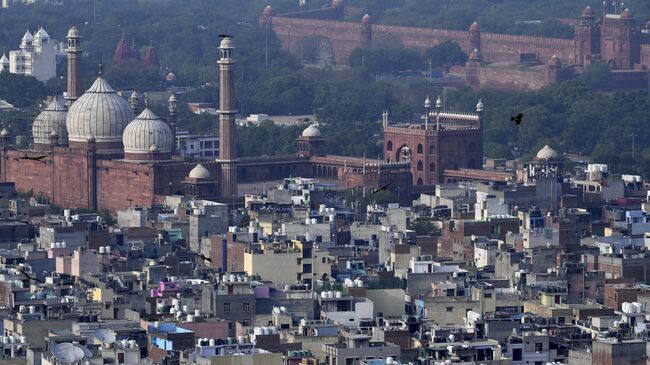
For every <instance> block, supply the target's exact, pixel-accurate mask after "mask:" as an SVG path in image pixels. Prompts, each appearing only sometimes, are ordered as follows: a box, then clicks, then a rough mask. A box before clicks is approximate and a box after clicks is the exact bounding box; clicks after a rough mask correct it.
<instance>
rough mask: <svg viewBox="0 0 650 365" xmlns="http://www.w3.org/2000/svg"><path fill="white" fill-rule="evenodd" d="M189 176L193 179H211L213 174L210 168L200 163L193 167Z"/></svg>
mask: <svg viewBox="0 0 650 365" xmlns="http://www.w3.org/2000/svg"><path fill="white" fill-rule="evenodd" d="M188 177H189V178H191V179H209V178H210V177H211V175H210V171H208V169H206V168H205V167H204V166H203V165H201V164H198V165H196V167H194V168H193V169H192V171H190V174H189V175H188Z"/></svg>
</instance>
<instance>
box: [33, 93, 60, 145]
mask: <svg viewBox="0 0 650 365" xmlns="http://www.w3.org/2000/svg"><path fill="white" fill-rule="evenodd" d="M67 115H68V110H67V109H66V107H65V105H63V104H61V103H60V102H59V101H58V100H56V99H54V101H53V102H51V103H50V105H49V106H48V107H47V109H45V110H43V111H42V112H41V114H39V115H38V116H37V117H36V119H34V124H33V125H32V135H33V136H34V143H39V144H50V138H51V136H52V132H56V134H57V135H58V138H59V143H60V144H66V143H67V142H68V130H67V129H66V126H65V121H66V116H67Z"/></svg>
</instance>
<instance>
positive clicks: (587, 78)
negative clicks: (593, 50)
mask: <svg viewBox="0 0 650 365" xmlns="http://www.w3.org/2000/svg"><path fill="white" fill-rule="evenodd" d="M611 74H612V72H611V70H610V69H609V65H607V64H606V63H603V62H598V63H592V64H591V65H589V66H587V67H585V69H584V71H583V72H582V74H581V75H580V80H582V82H584V83H585V84H586V85H587V86H589V87H590V88H592V89H606V88H607V87H609V86H610V84H611V80H612V75H611Z"/></svg>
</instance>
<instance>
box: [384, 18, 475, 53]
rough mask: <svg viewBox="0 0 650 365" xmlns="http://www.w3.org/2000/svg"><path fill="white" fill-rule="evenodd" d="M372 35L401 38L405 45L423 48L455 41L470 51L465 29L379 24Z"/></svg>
mask: <svg viewBox="0 0 650 365" xmlns="http://www.w3.org/2000/svg"><path fill="white" fill-rule="evenodd" d="M372 36H373V39H381V38H382V37H386V39H399V41H400V42H401V44H402V45H403V46H405V47H409V48H422V49H427V48H431V47H433V46H435V45H437V44H439V43H442V42H446V41H453V42H457V43H458V44H460V46H461V47H462V48H463V49H464V50H466V51H468V52H469V50H468V48H469V42H468V33H467V32H463V31H456V30H444V29H430V28H415V27H402V26H395V25H381V24H377V25H373V26H372Z"/></svg>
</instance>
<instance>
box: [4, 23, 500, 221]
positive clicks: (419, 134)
mask: <svg viewBox="0 0 650 365" xmlns="http://www.w3.org/2000/svg"><path fill="white" fill-rule="evenodd" d="M66 39H67V48H66V53H67V59H68V75H67V96H66V103H65V104H66V105H63V104H62V103H60V102H58V101H56V100H55V101H53V102H52V103H51V104H50V105H49V107H48V108H47V109H45V110H44V111H43V112H42V113H41V114H40V115H39V116H38V117H37V118H36V119H35V121H34V124H33V127H32V134H33V138H34V139H33V144H32V147H31V148H29V149H17V148H16V147H14V146H13V145H12V141H11V138H10V133H9V131H7V130H2V131H1V133H0V181H3V182H15V184H16V188H17V189H18V190H19V191H29V190H32V191H34V192H35V193H36V192H42V193H43V194H45V195H46V196H47V197H49V199H50V201H51V202H52V203H53V204H56V205H58V206H63V207H69V208H87V209H92V210H98V209H106V210H108V211H111V212H115V211H117V210H119V209H124V208H126V207H129V206H131V205H139V206H152V205H156V204H160V203H162V202H163V200H164V197H165V196H167V195H173V194H186V195H189V196H194V197H197V198H207V199H222V200H223V201H232V200H233V198H236V197H237V196H238V190H237V188H238V183H242V182H245V183H249V182H256V181H270V180H278V179H281V178H283V177H288V176H303V177H315V178H322V179H331V180H338V181H339V183H340V184H341V185H343V186H345V187H346V188H352V187H361V186H364V187H366V188H369V189H373V188H379V187H380V186H384V185H385V184H388V183H391V186H392V187H393V188H400V189H402V191H404V192H406V191H410V190H411V189H412V188H417V187H421V188H424V187H425V186H427V185H432V184H438V183H441V182H444V181H447V180H459V179H464V178H472V179H484V180H491V179H492V180H493V179H497V180H500V179H502V178H503V177H502V176H495V175H493V174H492V173H489V172H486V171H483V170H482V169H481V168H482V159H483V152H482V150H483V130H482V123H481V118H482V114H483V110H484V106H483V103H482V102H480V101H479V103H478V104H477V107H476V113H474V114H470V113H447V112H445V111H443V110H441V102H440V100H438V101H437V102H436V103H432V102H431V101H430V100H429V99H428V98H427V101H426V102H425V118H424V120H425V122H424V123H418V124H389V123H388V118H387V117H385V118H384V158H383V159H382V160H369V159H365V158H356V157H349V156H335V155H326V154H324V153H323V147H324V143H325V141H326V140H325V138H324V137H323V136H322V135H321V132H320V130H319V129H318V128H317V127H316V126H314V125H311V126H309V127H307V128H306V129H305V130H304V131H303V133H302V134H301V135H300V136H299V137H298V139H297V144H298V153H296V154H295V155H286V156H270V157H266V156H265V157H251V158H237V156H236V148H235V147H236V146H235V141H236V139H235V131H236V128H235V114H236V113H237V110H236V108H235V105H236V102H235V89H234V68H235V55H234V52H235V47H234V45H233V41H232V39H231V38H229V37H226V38H223V39H222V41H221V44H220V46H219V55H220V56H219V60H218V65H219V69H220V91H221V92H220V105H219V129H220V142H219V143H220V146H219V147H220V148H219V149H220V154H221V155H220V156H219V159H218V160H216V161H205V160H201V161H198V160H189V159H184V158H182V157H180V156H179V154H178V153H177V151H176V149H175V145H174V137H173V136H174V134H175V129H176V128H175V114H176V108H177V106H176V103H177V102H176V98H175V96H174V95H172V96H171V97H170V98H169V102H168V115H167V116H166V117H165V118H164V119H163V118H161V117H159V116H157V115H155V114H154V113H153V112H152V111H151V110H150V109H149V107H148V105H147V102H146V101H145V103H144V106H143V107H141V106H140V105H138V104H139V103H138V102H137V99H135V98H132V99H131V100H129V101H127V100H126V99H125V98H123V97H122V96H120V95H118V93H117V92H116V90H114V89H113V88H112V87H111V85H110V84H109V81H108V80H106V79H105V78H104V75H103V73H102V69H101V66H100V68H99V72H98V76H97V79H96V80H95V81H94V83H93V84H92V86H91V87H90V88H89V89H88V90H86V91H85V92H84V93H82V91H81V80H80V74H81V73H80V67H81V62H80V58H81V54H82V51H83V50H82V45H81V36H80V34H79V31H78V29H77V28H75V27H72V28H71V29H70V30H69V32H68V34H67V37H66Z"/></svg>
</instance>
